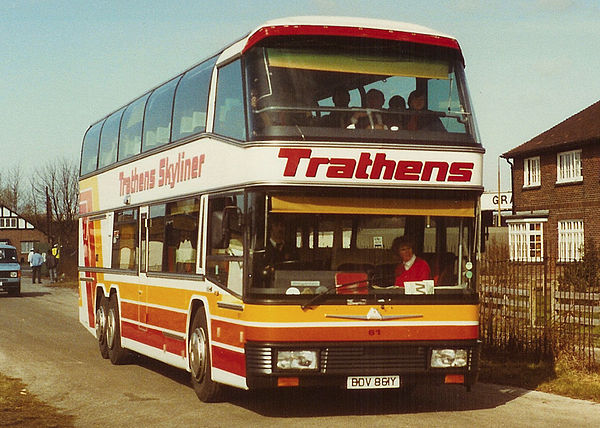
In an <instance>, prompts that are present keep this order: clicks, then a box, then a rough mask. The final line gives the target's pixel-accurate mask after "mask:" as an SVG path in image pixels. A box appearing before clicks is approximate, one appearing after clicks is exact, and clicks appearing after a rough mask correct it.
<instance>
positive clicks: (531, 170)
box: [523, 156, 542, 187]
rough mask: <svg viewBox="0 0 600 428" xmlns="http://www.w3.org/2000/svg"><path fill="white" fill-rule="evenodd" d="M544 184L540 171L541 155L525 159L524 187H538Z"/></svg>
mask: <svg viewBox="0 0 600 428" xmlns="http://www.w3.org/2000/svg"><path fill="white" fill-rule="evenodd" d="M541 184H542V175H541V173H540V157H539V156H535V157H532V158H527V159H524V160H523V187H536V186H540V185H541Z"/></svg>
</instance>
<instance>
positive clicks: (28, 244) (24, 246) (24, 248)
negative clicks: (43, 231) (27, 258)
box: [21, 241, 36, 254]
mask: <svg viewBox="0 0 600 428" xmlns="http://www.w3.org/2000/svg"><path fill="white" fill-rule="evenodd" d="M35 243H36V241H21V254H27V253H28V252H29V251H30V250H33V247H34V245H35Z"/></svg>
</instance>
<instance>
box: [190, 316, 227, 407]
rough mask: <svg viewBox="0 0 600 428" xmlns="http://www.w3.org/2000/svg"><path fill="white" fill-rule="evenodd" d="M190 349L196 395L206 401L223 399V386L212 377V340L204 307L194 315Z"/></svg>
mask: <svg viewBox="0 0 600 428" xmlns="http://www.w3.org/2000/svg"><path fill="white" fill-rule="evenodd" d="M188 351H189V353H188V355H189V360H190V370H191V377H192V385H193V387H194V391H196V395H197V396H198V398H199V399H200V400H201V401H203V402H205V403H215V402H218V401H221V400H222V399H223V386H222V385H220V384H218V383H216V382H214V381H213V380H212V379H211V359H210V342H209V336H208V328H207V323H206V315H205V314H204V309H203V308H200V309H198V311H197V312H196V315H194V320H193V321H192V328H191V329H190V338H189V342H188Z"/></svg>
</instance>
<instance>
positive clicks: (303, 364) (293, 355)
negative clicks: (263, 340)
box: [277, 351, 317, 370]
mask: <svg viewBox="0 0 600 428" xmlns="http://www.w3.org/2000/svg"><path fill="white" fill-rule="evenodd" d="M277 368H278V369H280V370H316V369H317V351H277Z"/></svg>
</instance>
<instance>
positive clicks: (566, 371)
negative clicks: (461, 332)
mask: <svg viewBox="0 0 600 428" xmlns="http://www.w3.org/2000/svg"><path fill="white" fill-rule="evenodd" d="M479 381H480V382H486V383H496V384H500V385H511V386H517V387H521V388H525V389H531V390H535V391H542V392H548V393H551V394H558V395H563V396H565V397H571V398H578V399H582V400H590V401H595V402H596V403H600V367H599V368H597V369H596V370H595V371H586V370H582V369H581V365H580V364H578V363H577V361H575V360H573V359H571V358H568V357H565V356H562V357H559V358H557V360H556V361H555V362H551V361H543V360H542V361H527V360H526V359H517V358H515V356H514V355H508V354H504V355H484V356H482V359H481V364H480V370H479Z"/></svg>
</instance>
